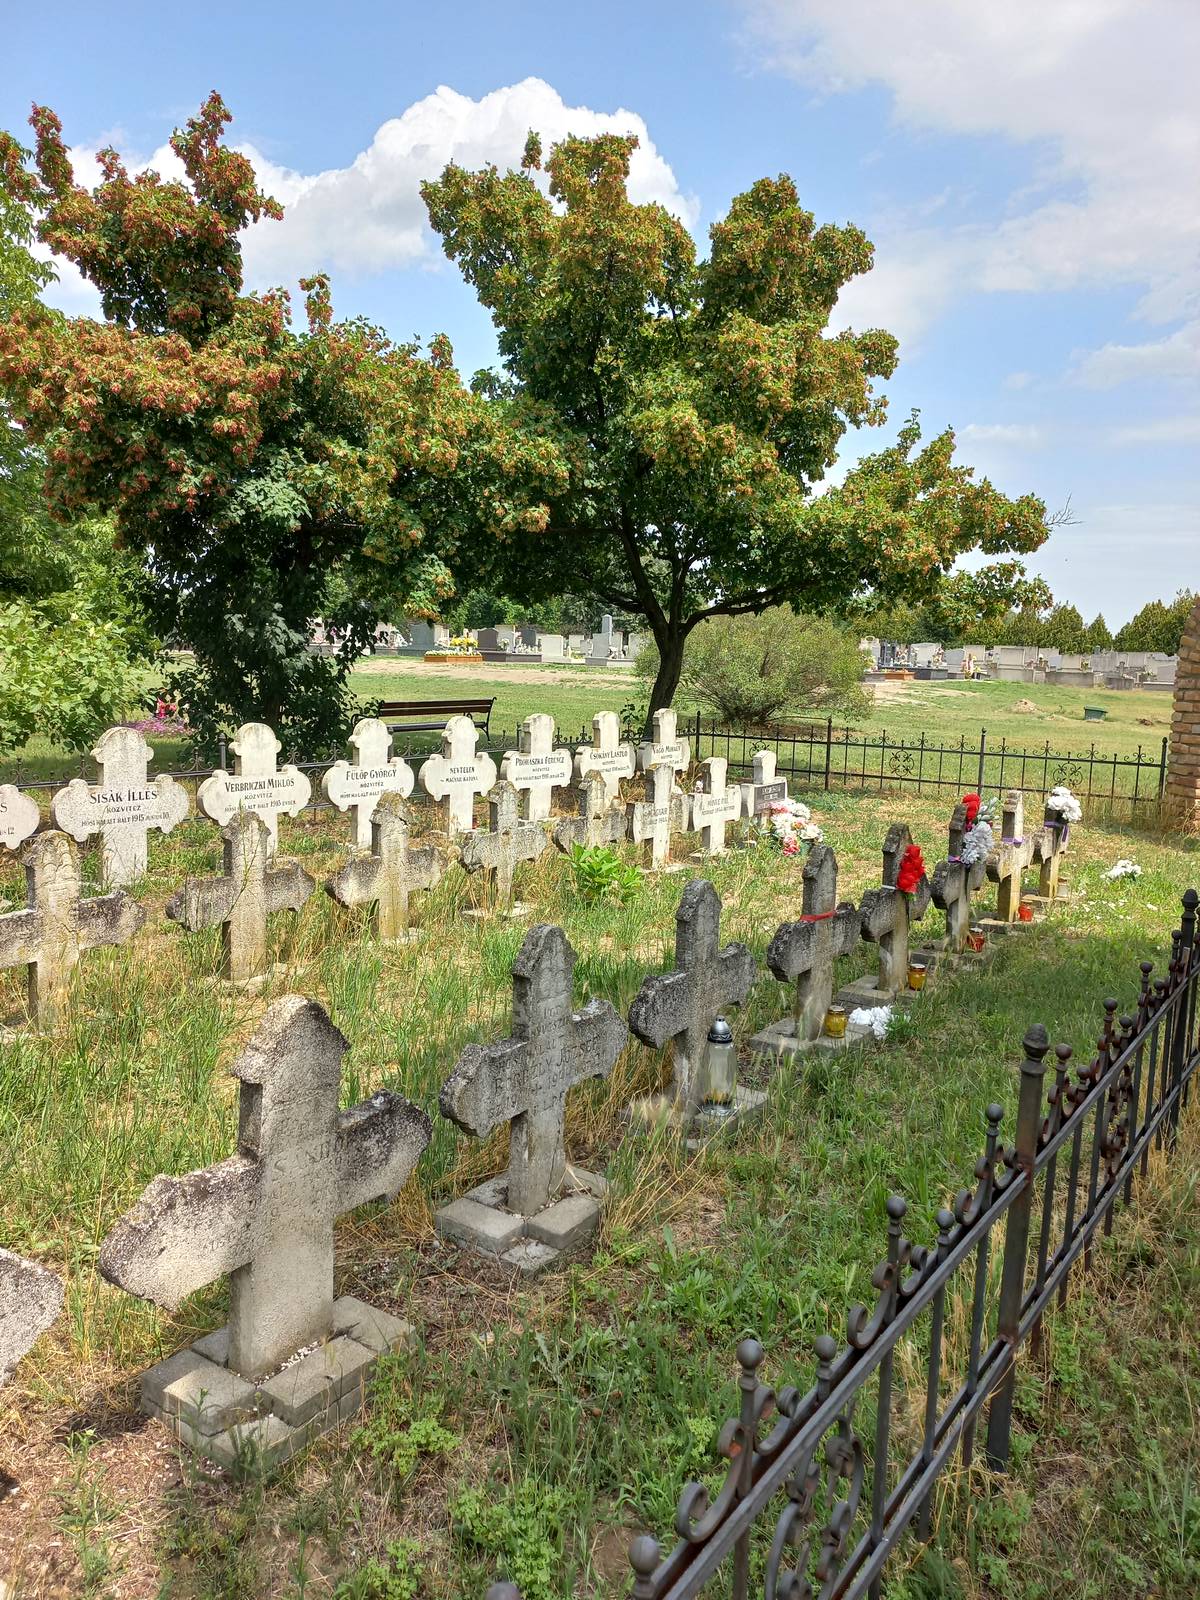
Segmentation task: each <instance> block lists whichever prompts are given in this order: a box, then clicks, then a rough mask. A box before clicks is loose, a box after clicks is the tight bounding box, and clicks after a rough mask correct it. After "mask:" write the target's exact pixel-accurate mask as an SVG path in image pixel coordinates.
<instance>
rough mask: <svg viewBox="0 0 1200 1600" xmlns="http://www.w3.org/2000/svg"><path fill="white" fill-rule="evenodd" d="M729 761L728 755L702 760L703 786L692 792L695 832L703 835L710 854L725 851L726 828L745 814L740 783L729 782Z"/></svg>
mask: <svg viewBox="0 0 1200 1600" xmlns="http://www.w3.org/2000/svg"><path fill="white" fill-rule="evenodd" d="M728 770H729V763H728V762H727V761H726V759H725V757H724V756H708V757H706V758H705V760H703V761H702V762H701V763H700V784H701V787H700V788H699V789H698V790H695V791H694V792H693V794H692V832H693V833H698V834H699V835H700V846H701V849H702V850H703V852H704V854H705V855H706V856H723V855H724V854H725V827H726V824H727V823H730V822H736V821H737V820H738V818H739V817H740V816H741V814H742V796H741V791H740V789H739V787H738V785H737V784H735V783H729V782H727V781H726V773H727V772H728Z"/></svg>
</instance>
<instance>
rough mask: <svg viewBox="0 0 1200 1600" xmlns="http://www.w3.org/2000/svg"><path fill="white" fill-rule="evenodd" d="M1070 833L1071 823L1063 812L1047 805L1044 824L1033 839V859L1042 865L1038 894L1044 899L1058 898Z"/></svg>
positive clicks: (1043, 814)
mask: <svg viewBox="0 0 1200 1600" xmlns="http://www.w3.org/2000/svg"><path fill="white" fill-rule="evenodd" d="M1070 833H1071V825H1070V823H1069V822H1067V820H1066V819H1065V818H1064V817H1063V815H1062V813H1061V812H1060V811H1055V810H1054V809H1053V808H1052V807H1050V806H1047V807H1046V809H1045V811H1044V812H1043V813H1042V826H1041V828H1040V830H1039V831H1038V833H1037V834H1035V835H1034V841H1033V860H1034V861H1036V862H1038V863H1039V864H1040V866H1041V872H1040V874H1039V877H1038V896H1039V898H1040V899H1042V900H1057V899H1058V874H1059V870H1060V868H1061V866H1062V858H1063V856H1064V855H1066V853H1067V840H1068V839H1069V837H1070Z"/></svg>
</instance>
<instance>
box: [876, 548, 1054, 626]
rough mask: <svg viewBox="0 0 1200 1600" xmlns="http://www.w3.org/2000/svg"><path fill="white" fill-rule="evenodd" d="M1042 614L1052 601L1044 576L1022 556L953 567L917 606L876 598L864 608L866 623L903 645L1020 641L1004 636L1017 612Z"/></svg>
mask: <svg viewBox="0 0 1200 1600" xmlns="http://www.w3.org/2000/svg"><path fill="white" fill-rule="evenodd" d="M1014 600H1015V601H1016V602H1017V604H1018V606H1019V607H1020V608H1021V611H1022V613H1023V614H1026V615H1027V614H1029V613H1030V612H1032V613H1033V614H1034V615H1037V614H1039V612H1040V609H1041V608H1042V607H1044V606H1048V605H1049V604H1050V601H1051V595H1050V589H1049V586H1048V584H1047V583H1046V581H1045V579H1044V578H1039V577H1032V578H1031V577H1027V576H1026V574H1025V570H1024V568H1023V566H1022V564H1021V563H1020V562H1019V561H999V562H995V563H993V564H992V565H990V566H986V567H982V568H980V569H979V570H978V571H977V572H952V573H949V574H948V575H947V576H945V577H943V578H942V579H941V580H940V582H939V583H938V584H937V585H936V587H935V588H934V589H933V590H932V592H931V593H930V594H929V595H928V596H927V597H926V598H925V599H924V600H922V601H920V602H919V603H918V604H916V605H905V604H898V603H897V602H895V601H888V602H885V603H882V604H881V603H879V602H878V601H876V600H874V599H873V598H872V599H871V600H869V601H868V602H867V603H866V604H864V605H863V606H862V607H861V608H858V612H857V614H858V615H859V616H860V617H861V620H862V624H863V626H864V627H869V628H870V629H871V630H872V631H873V632H874V633H876V634H877V635H878V636H879V638H881V639H888V640H892V641H894V642H895V643H897V644H916V643H917V642H918V641H919V640H923V639H931V640H936V641H937V642H938V643H939V644H943V645H955V644H1000V643H1002V642H1012V643H1016V642H1018V641H1015V640H1013V641H1008V640H1006V639H1005V638H1004V634H1005V630H1006V628H1007V627H1008V626H1009V625H1010V623H1011V622H1012V619H1013V617H1014V616H1015V615H1016V614H1017V613H1015V612H1014V610H1013V602H1014Z"/></svg>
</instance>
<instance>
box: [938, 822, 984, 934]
mask: <svg viewBox="0 0 1200 1600" xmlns="http://www.w3.org/2000/svg"><path fill="white" fill-rule="evenodd" d="M966 833H967V808H966V806H964V805H963V803H962V801H961V800H960V801H959V802H958V804H957V805H956V806H955V808H954V810H953V811H952V812H951V814H950V839H949V850H948V854H947V856H946V859H945V861H939V862H938V864H937V866H936V867H935V868H934V869H933V878H932V881H931V883H930V891H931V894H932V898H933V903H934V905H935V906H937V908H938V910H939V911H944V912H945V913H946V949H947V951H948V952H949V953H950V954H951V955H961V954H962V952H963V951H964V950H965V949H966V948H967V935H968V933H970V931H971V896H972V895H973V894H975V893H976V892H977V891H978V890H980V889H982V888H983V880H984V878H985V876H986V874H987V861H986V859H985V858H984V857H982V856H981V857H980V859H979V860H978V861H973V862H972V863H971V864H970V866H968V865H967V864H966V863H965V862H964V861H963V859H962V851H963V839H964V837H965V835H966Z"/></svg>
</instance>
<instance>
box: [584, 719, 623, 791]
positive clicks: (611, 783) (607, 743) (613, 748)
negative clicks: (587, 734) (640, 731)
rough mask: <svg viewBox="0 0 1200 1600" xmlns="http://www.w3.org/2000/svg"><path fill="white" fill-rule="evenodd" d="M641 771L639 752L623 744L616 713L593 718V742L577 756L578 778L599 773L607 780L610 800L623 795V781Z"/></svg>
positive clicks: (585, 746) (619, 721)
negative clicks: (638, 762) (636, 771)
mask: <svg viewBox="0 0 1200 1600" xmlns="http://www.w3.org/2000/svg"><path fill="white" fill-rule="evenodd" d="M636 767H637V752H636V751H635V750H634V748H633V746H632V745H631V744H622V743H621V719H620V717H619V716H618V715H617V713H616V712H615V711H597V713H596V715H595V716H594V717H593V718H592V742H591V744H583V745H580V746H579V748H578V749H577V750H576V752H575V776H576V777H577V778H579V779H580V780H581V781H582V779H584V778H586V777H587V775H588V773H589V772H598V773H599V774H600V776H601V777H602V778H603V779H604V792H605V793H606V794H607V796H608V798H609V799H610V800H617V799H619V798H620V794H621V779H622V778H632V777H633V774H634V771H635V770H636Z"/></svg>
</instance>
